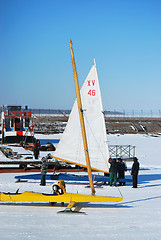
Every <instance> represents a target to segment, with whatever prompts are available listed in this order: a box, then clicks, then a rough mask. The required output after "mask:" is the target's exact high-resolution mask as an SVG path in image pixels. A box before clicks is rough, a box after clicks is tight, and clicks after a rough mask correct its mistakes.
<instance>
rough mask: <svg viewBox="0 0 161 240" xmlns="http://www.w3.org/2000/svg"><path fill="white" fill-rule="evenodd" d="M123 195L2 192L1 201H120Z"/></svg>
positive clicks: (0, 194)
mask: <svg viewBox="0 0 161 240" xmlns="http://www.w3.org/2000/svg"><path fill="white" fill-rule="evenodd" d="M122 200H123V198H121V197H110V196H96V195H87V194H76V193H64V194H62V195H53V194H44V193H36V192H24V193H3V192H2V193H0V201H11V202H65V203H68V202H71V201H74V202H80V203H81V202H120V201H122Z"/></svg>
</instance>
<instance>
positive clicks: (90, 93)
mask: <svg viewBox="0 0 161 240" xmlns="http://www.w3.org/2000/svg"><path fill="white" fill-rule="evenodd" d="M88 94H89V95H90V96H95V95H96V91H95V90H89V91H88Z"/></svg>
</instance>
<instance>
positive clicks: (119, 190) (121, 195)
mask: <svg viewBox="0 0 161 240" xmlns="http://www.w3.org/2000/svg"><path fill="white" fill-rule="evenodd" d="M117 189H118V191H119V193H120V195H121V197H122V198H123V195H122V193H121V191H120V189H119V188H117Z"/></svg>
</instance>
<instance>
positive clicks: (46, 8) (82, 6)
mask: <svg viewBox="0 0 161 240" xmlns="http://www.w3.org/2000/svg"><path fill="white" fill-rule="evenodd" d="M160 13H161V1H160V0H99V1H98V0H97V1H96V0H81V1H74V0H68V1H67V0H59V1H55V0H1V1H0V35H1V37H0V52H1V54H0V78H1V93H0V105H2V104H5V105H7V104H21V105H25V104H27V105H29V107H31V108H56V109H57V108H60V109H71V108H72V105H73V101H74V99H75V88H74V80H73V71H72V64H71V56H70V47H69V39H70V38H71V39H72V41H73V48H74V54H75V60H76V65H77V72H78V79H79V83H80V86H81V85H82V83H83V80H84V79H85V78H86V76H87V74H88V72H89V70H90V68H91V67H92V65H93V59H94V58H95V59H96V63H97V70H98V77H99V81H100V87H101V93H102V101H103V106H104V109H105V110H123V109H124V110H125V111H126V110H131V109H133V110H140V109H144V110H154V111H157V110H159V109H161V97H160V95H161V14H160Z"/></svg>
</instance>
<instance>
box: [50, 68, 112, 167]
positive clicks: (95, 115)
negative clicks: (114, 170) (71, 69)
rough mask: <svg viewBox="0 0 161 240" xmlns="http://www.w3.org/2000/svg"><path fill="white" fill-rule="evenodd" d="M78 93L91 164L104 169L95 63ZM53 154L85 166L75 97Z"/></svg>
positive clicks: (103, 137)
mask: <svg viewBox="0 0 161 240" xmlns="http://www.w3.org/2000/svg"><path fill="white" fill-rule="evenodd" d="M80 94H81V100H82V108H83V115H84V121H85V130H86V136H87V144H88V150H89V157H90V164H91V168H92V169H96V170H98V171H103V172H108V170H109V168H108V158H109V153H108V145H107V138H106V128H105V120H104V114H103V108H102V100H101V94H100V87H99V82H98V76H97V70H96V64H94V65H93V67H92V68H91V70H90V72H89V74H88V76H87V78H86V80H85V82H84V84H83V86H82V88H81V90H80ZM54 158H57V159H61V160H64V161H66V162H69V163H74V164H78V165H80V166H86V160H85V153H84V147H83V140H82V133H81V127H80V120H79V114H78V106H77V100H75V103H74V106H73V109H72V111H71V114H70V116H69V120H68V123H67V126H66V128H65V130H64V133H63V135H62V137H61V139H60V142H59V144H58V146H57V149H56V151H55V153H54Z"/></svg>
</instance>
